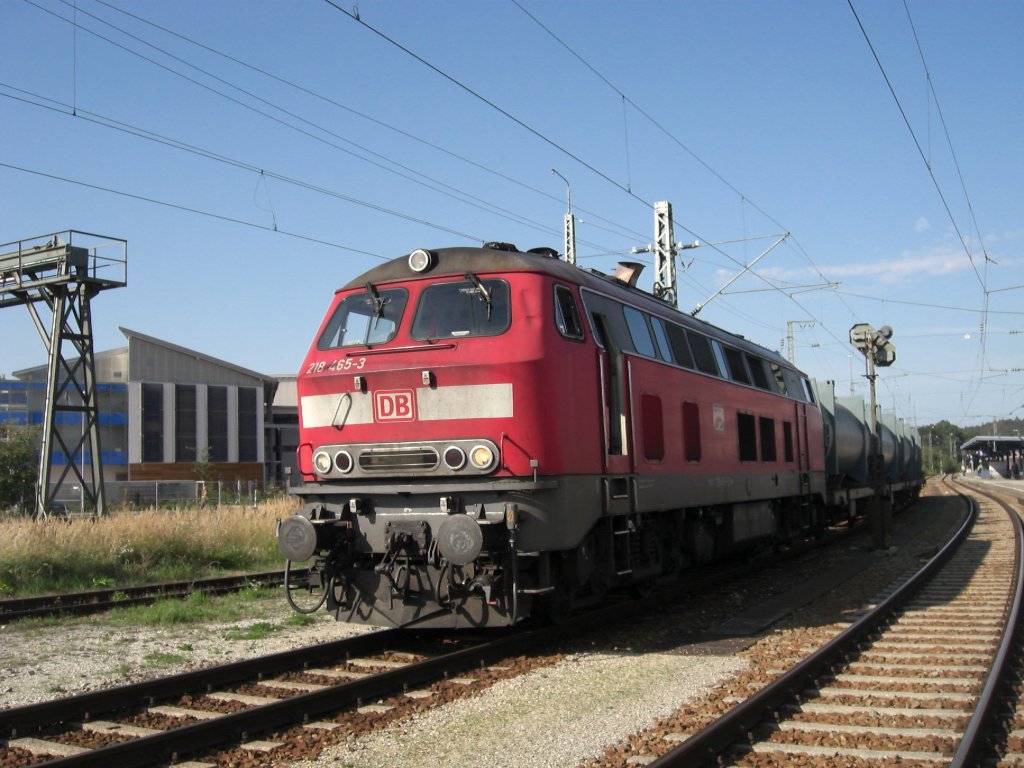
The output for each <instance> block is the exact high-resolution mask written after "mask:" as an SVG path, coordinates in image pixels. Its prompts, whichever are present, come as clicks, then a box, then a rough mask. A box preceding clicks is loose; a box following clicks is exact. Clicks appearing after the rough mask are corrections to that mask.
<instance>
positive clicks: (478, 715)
mask: <svg viewBox="0 0 1024 768" xmlns="http://www.w3.org/2000/svg"><path fill="white" fill-rule="evenodd" d="M746 666H747V661H746V659H742V658H738V657H721V656H687V655H677V654H667V653H642V654H634V653H607V652H601V653H581V654H574V655H573V656H571V657H569V658H567V659H565V660H563V661H561V662H559V663H557V664H556V665H554V666H552V667H545V668H543V669H539V670H536V671H534V672H531V673H529V674H526V675H522V676H519V677H516V678H512V679H510V680H505V681H502V682H499V683H496V684H495V685H493V686H491V687H490V688H488V689H487V690H486V691H484V692H483V693H482V694H481V695H479V696H476V697H473V698H469V699H463V700H461V701H456V702H455V703H453V704H450V705H448V706H446V707H442V708H438V709H433V710H430V711H429V712H427V713H426V714H425V715H422V716H420V717H416V718H413V719H411V720H409V721H405V722H401V723H397V724H394V725H392V726H390V727H388V728H386V729H385V730H383V731H380V732H378V733H374V734H371V735H369V736H365V737H362V738H359V739H356V740H354V741H352V742H350V743H347V744H343V745H339V746H336V747H332V748H330V749H328V750H325V751H324V753H322V754H321V755H320V757H319V758H318V759H317V760H309V761H301V762H297V763H292V764H291V765H292V768H314V767H316V768H323V767H324V766H338V767H339V768H340V767H341V766H357V767H358V768H393V766H396V765H401V766H403V768H421V767H422V768H436V766H438V765H464V766H469V765H487V766H491V768H522V766H526V765H528V766H537V767H538V768H542V767H543V768H546V767H547V766H550V767H551V768H555V766H557V767H558V768H564V767H565V766H573V765H578V764H579V763H580V762H582V761H583V760H584V759H586V758H587V757H589V756H591V755H596V754H599V753H600V752H601V751H602V750H603V749H604V747H605V746H606V745H607V744H610V743H613V742H616V741H618V740H620V739H623V738H625V737H626V736H628V735H629V734H630V733H632V732H634V731H636V730H638V729H639V728H642V727H643V726H645V725H647V724H649V723H650V722H652V721H654V720H655V719H656V718H657V717H659V716H662V715H665V714H667V713H669V712H672V711H673V710H675V709H677V708H678V707H680V706H682V705H683V704H684V703H686V702H687V701H689V700H691V699H692V698H694V697H695V696H697V695H698V694H699V693H702V692H703V691H705V690H707V689H709V688H711V687H712V686H713V685H714V684H715V683H717V682H718V681H720V680H721V679H723V678H725V677H728V676H729V675H732V674H735V673H736V672H738V671H740V670H743V669H745V668H746Z"/></svg>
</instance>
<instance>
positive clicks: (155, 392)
mask: <svg viewBox="0 0 1024 768" xmlns="http://www.w3.org/2000/svg"><path fill="white" fill-rule="evenodd" d="M142 460H143V461H163V460H164V385H163V384H145V383H144V384H143V385H142Z"/></svg>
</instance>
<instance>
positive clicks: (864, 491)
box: [814, 381, 924, 518]
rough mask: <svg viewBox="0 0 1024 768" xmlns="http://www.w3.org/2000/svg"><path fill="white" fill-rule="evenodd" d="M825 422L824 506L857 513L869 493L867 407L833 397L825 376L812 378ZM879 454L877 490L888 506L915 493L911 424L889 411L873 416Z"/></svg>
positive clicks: (916, 443) (917, 468)
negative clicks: (880, 458)
mask: <svg viewBox="0 0 1024 768" xmlns="http://www.w3.org/2000/svg"><path fill="white" fill-rule="evenodd" d="M814 389H815V394H816V396H817V398H818V404H819V405H820V407H821V412H822V417H823V418H824V424H825V446H824V448H825V465H826V468H827V473H828V477H827V489H828V495H827V497H826V506H827V507H828V508H829V509H830V510H832V512H833V517H834V516H836V515H835V513H836V512H838V513H839V515H838V516H846V517H847V518H852V517H854V516H856V515H859V514H862V513H863V512H864V511H865V510H866V508H867V503H868V501H869V500H870V498H871V496H872V487H871V464H870V461H871V455H872V447H873V445H874V440H873V439H872V434H871V408H870V406H869V405H868V404H867V403H865V402H864V400H863V399H861V398H860V397H853V396H851V397H837V396H836V394H835V385H834V383H833V382H831V381H825V382H814ZM877 424H878V433H879V439H880V447H881V456H882V479H881V482H880V486H881V488H880V490H881V492H882V495H883V497H884V499H885V500H886V501H888V502H889V503H890V504H892V505H893V506H894V507H901V506H905V505H906V504H908V503H910V502H912V501H913V500H914V499H916V498H917V496H918V494H919V493H920V491H921V486H922V485H923V483H924V476H923V474H922V471H921V442H920V436H919V435H918V433H917V430H916V429H913V428H911V427H909V426H907V424H906V423H905V422H904V421H903V420H902V419H900V418H898V417H897V416H896V415H895V414H894V413H880V414H879V415H878V417H877Z"/></svg>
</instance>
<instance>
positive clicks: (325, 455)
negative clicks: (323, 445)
mask: <svg viewBox="0 0 1024 768" xmlns="http://www.w3.org/2000/svg"><path fill="white" fill-rule="evenodd" d="M352 467H353V461H352V454H351V453H349V452H348V451H338V452H337V453H335V454H334V457H333V458H332V457H331V454H330V453H329V452H328V451H326V450H319V451H317V452H316V453H314V454H313V469H315V470H316V473H317V474H318V475H327V474H330V472H331V469H332V468H333V469H337V470H338V471H339V472H341V473H343V474H347V473H349V472H351V471H352Z"/></svg>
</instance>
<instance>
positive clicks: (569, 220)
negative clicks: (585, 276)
mask: <svg viewBox="0 0 1024 768" xmlns="http://www.w3.org/2000/svg"><path fill="white" fill-rule="evenodd" d="M551 172H552V173H553V174H555V176H557V177H558V178H560V179H561V180H562V181H564V182H565V228H564V230H563V233H564V236H565V260H566V261H567V262H568V263H570V264H575V263H576V217H575V216H573V213H572V190H571V189H570V187H569V180H568V179H567V178H565V176H563V175H562V174H560V173H559V172H558V171H556V170H555V169H554V168H552V169H551Z"/></svg>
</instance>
